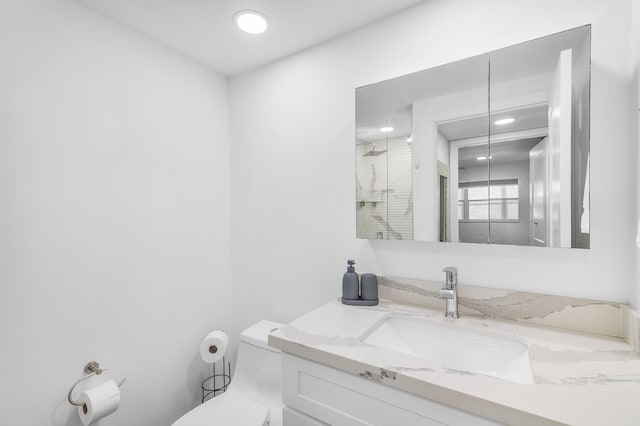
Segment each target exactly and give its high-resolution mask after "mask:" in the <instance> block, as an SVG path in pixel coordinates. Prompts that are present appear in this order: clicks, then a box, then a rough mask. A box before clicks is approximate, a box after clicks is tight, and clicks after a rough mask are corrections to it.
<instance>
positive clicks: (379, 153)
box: [362, 143, 387, 157]
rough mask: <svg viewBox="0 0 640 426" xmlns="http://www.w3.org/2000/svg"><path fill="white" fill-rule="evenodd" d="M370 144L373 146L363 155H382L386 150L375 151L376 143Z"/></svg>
mask: <svg viewBox="0 0 640 426" xmlns="http://www.w3.org/2000/svg"><path fill="white" fill-rule="evenodd" d="M371 145H373V148H371V151H369V152H367V153H366V154H363V155H362V156H363V157H377V156H378V155H382V154H384V153H385V152H387V150H386V149H385V150H382V151H376V144H375V143H372V144H371Z"/></svg>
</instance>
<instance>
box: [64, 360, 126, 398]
mask: <svg viewBox="0 0 640 426" xmlns="http://www.w3.org/2000/svg"><path fill="white" fill-rule="evenodd" d="M106 370H107V369H106V368H100V364H99V363H98V362H97V361H90V362H88V363H87V365H85V366H84V373H85V375H84V376H82V377H81V378H80V379H78V380H77V381H76V382H75V383H74V384H73V386H71V389H69V393H68V394H67V400H68V401H69V404H71V405H76V406H78V407H85V410H86V405H85V403H84V402H79V401H74V400H73V398H72V397H71V394H72V393H73V390H74V389H75V388H76V386H78V385H79V384H80V382H82V381H83V380H86V379H88V378H89V377H91V376H94V375H100V374H102V372H103V371H106ZM125 380H127V378H126V377H124V378H123V379H122V380H120V383H118V387H120V386H122V384H123V383H124V381H125Z"/></svg>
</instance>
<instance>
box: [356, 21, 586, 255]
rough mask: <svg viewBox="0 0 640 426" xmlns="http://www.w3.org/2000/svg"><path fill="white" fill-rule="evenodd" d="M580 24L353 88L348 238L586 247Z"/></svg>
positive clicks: (583, 60)
mask: <svg viewBox="0 0 640 426" xmlns="http://www.w3.org/2000/svg"><path fill="white" fill-rule="evenodd" d="M589 88H590V27H589V26H585V27H580V28H577V29H574V30H570V31H565V32H562V33H559V34H554V35H551V36H548V37H544V38H541V39H537V40H533V41H531V42H527V43H522V44H519V45H516V46H512V47H508V48H505V49H501V50H498V51H495V52H491V53H488V54H485V55H479V56H476V57H472V58H467V59H464V60H461V61H457V62H454V63H451V64H447V65H443V66H440V67H436V68H432V69H428V70H424V71H420V72H417V73H413V74H410V75H406V76H402V77H398V78H394V79H392V80H388V81H383V82H380V83H376V84H372V85H369V86H365V87H361V88H358V89H356V160H357V167H356V170H357V188H356V196H357V198H356V215H357V237H358V238H369V239H373V238H378V239H404V240H412V239H414V240H421V241H442V242H464V243H483V244H486V243H491V244H512V245H532V246H542V247H574V248H589V235H590V229H589Z"/></svg>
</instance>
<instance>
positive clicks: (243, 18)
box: [233, 10, 269, 34]
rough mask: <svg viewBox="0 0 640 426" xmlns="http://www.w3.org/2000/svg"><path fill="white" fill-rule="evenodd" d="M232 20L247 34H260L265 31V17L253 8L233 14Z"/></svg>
mask: <svg viewBox="0 0 640 426" xmlns="http://www.w3.org/2000/svg"><path fill="white" fill-rule="evenodd" d="M233 21H234V22H235V23H236V25H237V26H238V27H239V28H240V29H241V30H242V31H245V32H247V33H249V34H260V33H263V32H265V31H266V29H267V26H268V25H269V24H268V21H267V17H266V16H265V15H264V14H263V13H260V12H257V11H255V10H241V11H240V12H237V13H236V14H235V15H233Z"/></svg>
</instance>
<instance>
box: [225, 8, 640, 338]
mask: <svg viewBox="0 0 640 426" xmlns="http://www.w3.org/2000/svg"><path fill="white" fill-rule="evenodd" d="M512 4H513V2H510V1H508V0H487V1H483V2H477V1H474V0H456V1H451V0H432V1H428V2H424V3H422V4H420V5H418V6H416V7H414V8H412V9H410V10H408V11H406V12H403V13H400V14H398V15H395V16H393V17H390V18H388V19H385V20H383V21H380V22H378V23H376V24H373V25H371V26H368V27H365V28H363V29H361V30H359V31H357V32H355V33H351V34H350V35H347V36H344V37H341V38H338V39H335V40H333V41H331V42H329V43H325V44H323V45H320V46H318V47H315V48H313V49H310V50H307V51H304V52H302V53H299V54H297V55H294V56H291V57H289V58H287V59H285V60H282V61H280V62H277V63H274V64H271V65H268V66H265V67H263V68H260V69H258V70H255V71H253V72H248V73H245V74H243V75H239V76H235V77H233V78H231V81H230V97H231V99H230V111H231V135H232V141H233V145H232V148H231V165H232V166H231V168H232V259H233V269H234V273H233V290H232V293H233V295H232V297H233V320H234V328H236V329H241V328H242V327H244V326H246V325H248V324H250V323H251V322H252V321H254V320H256V319H258V318H262V317H269V318H273V319H276V320H281V321H287V320H291V319H293V318H294V317H295V316H297V315H300V314H302V313H304V312H305V311H308V310H309V309H311V308H313V307H315V306H318V305H320V304H322V303H324V302H325V301H326V300H328V299H330V298H333V297H338V296H339V295H340V291H341V290H340V282H341V276H342V272H343V271H344V267H345V265H346V259H347V258H355V259H356V260H357V261H358V268H357V269H358V270H359V271H360V272H375V273H378V274H384V275H389V276H394V275H395V276H404V277H415V278H423V279H433V280H441V279H442V278H443V274H442V273H441V272H440V271H441V269H442V268H443V267H444V266H447V265H456V266H458V267H459V270H460V275H459V276H460V282H461V283H462V284H474V285H486V286H495V287H500V288H511V289H518V290H529V291H538V292H547V293H553V294H561V295H573V296H579V297H588V298H596V299H605V300H617V301H626V300H629V297H630V287H631V285H632V284H631V282H630V281H631V280H630V277H631V276H632V275H633V260H634V256H633V250H632V247H633V238H632V234H634V235H635V231H633V232H632V229H634V228H635V225H633V224H632V221H633V218H632V217H631V214H629V212H630V211H632V210H633V201H632V198H633V197H632V196H631V194H633V189H632V186H631V183H632V180H631V177H632V172H631V166H632V161H633V160H632V159H631V155H630V153H631V144H630V142H629V141H630V126H629V124H628V120H629V115H628V110H627V108H628V105H629V102H630V98H629V87H630V83H629V82H630V61H629V53H628V50H627V46H628V45H629V33H630V20H629V8H630V1H629V0H618V1H615V2H602V1H599V0H589V1H584V0H565V1H561V2H558V1H557V0H536V1H521V2H518V6H517V7H513V5H512ZM496 10H500V13H497V14H496V13H495V11H496ZM549 11H555V13H549ZM584 24H593V27H592V31H593V33H592V39H593V44H592V54H593V57H592V59H593V62H592V66H593V68H592V72H593V74H592V78H593V79H592V89H593V90H592V98H591V99H592V103H593V107H592V127H591V153H592V156H591V158H592V162H591V200H592V203H591V220H592V222H591V223H592V230H593V233H592V236H591V237H592V239H591V250H569V249H542V248H535V247H511V246H499V245H498V246H484V245H474V244H458V245H455V244H442V243H428V242H406V241H379V240H372V241H362V240H356V239H355V237H354V236H355V213H354V208H353V205H354V199H355V195H354V194H355V190H354V186H355V182H354V180H355V170H354V167H355V161H354V146H353V145H354V144H353V140H354V89H355V88H356V87H360V86H363V85H366V84H369V83H373V82H377V81H381V80H384V79H388V78H392V77H395V76H399V75H402V74H406V73H410V72H414V71H416V70H420V69H424V68H428V67H432V66H435V65H439V64H444V63H448V62H451V61H455V60H459V59H462V58H465V57H469V56H472V55H476V54H480V53H483V52H487V51H491V50H493V49H498V48H501V47H505V46H509V45H513V44H516V43H519V42H523V41H526V40H531V39H534V38H537V37H541V36H545V35H548V34H552V33H555V32H558V31H562V30H566V29H569V28H574V27H577V26H580V25H584ZM615 46H621V48H615ZM612 206H615V208H612ZM497 271H500V273H497ZM523 271H526V273H523Z"/></svg>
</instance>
